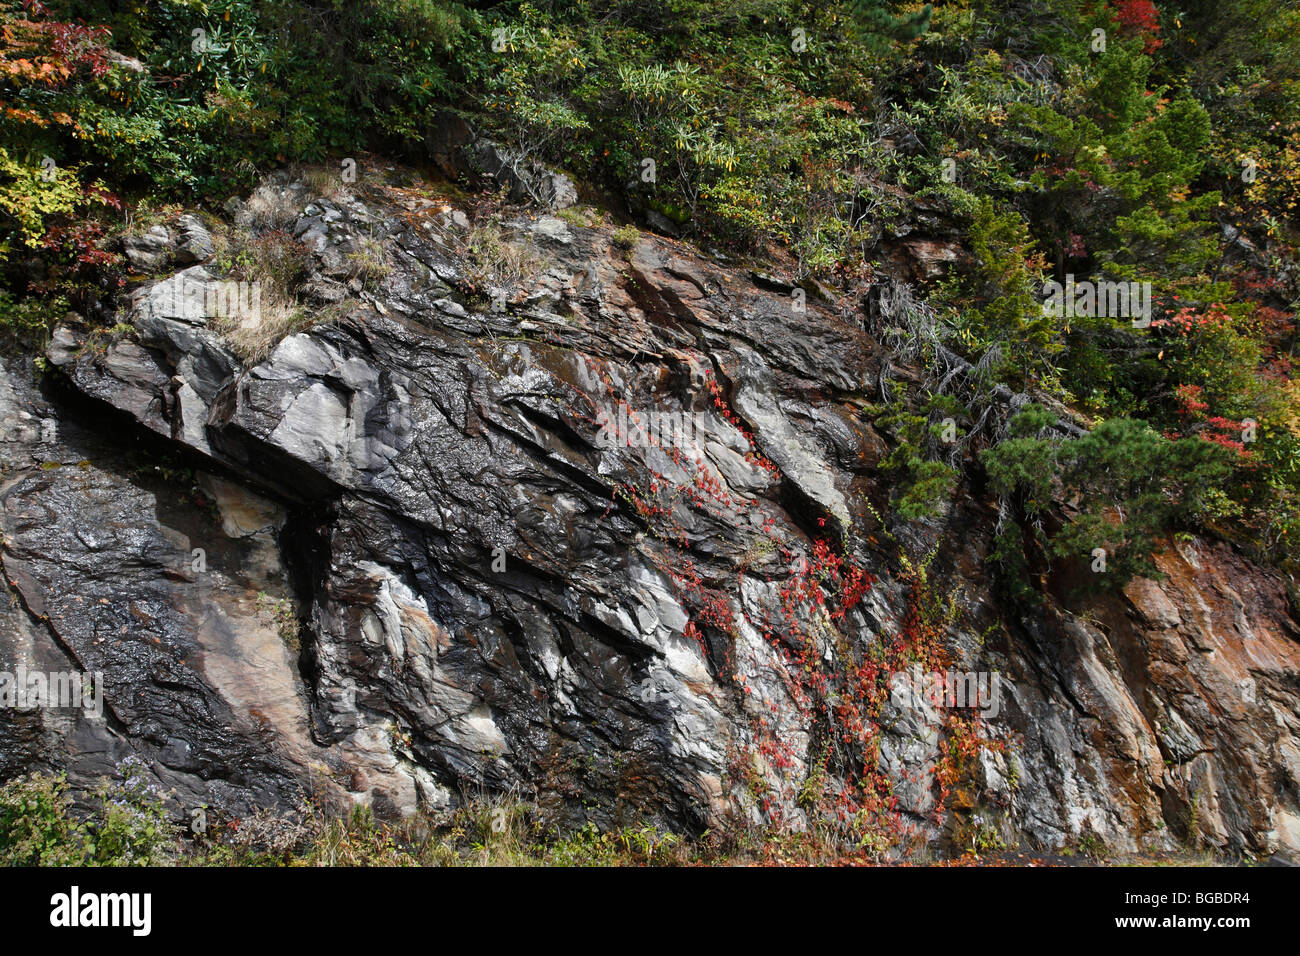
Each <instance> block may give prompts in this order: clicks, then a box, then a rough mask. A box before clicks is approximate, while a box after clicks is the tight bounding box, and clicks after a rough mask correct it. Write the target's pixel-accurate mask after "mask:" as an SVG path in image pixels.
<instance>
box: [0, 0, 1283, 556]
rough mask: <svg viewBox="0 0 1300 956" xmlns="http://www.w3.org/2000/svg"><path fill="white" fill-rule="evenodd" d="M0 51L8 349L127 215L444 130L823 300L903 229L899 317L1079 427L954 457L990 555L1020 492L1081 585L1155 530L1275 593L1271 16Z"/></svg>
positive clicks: (555, 16) (133, 30)
mask: <svg viewBox="0 0 1300 956" xmlns="http://www.w3.org/2000/svg"><path fill="white" fill-rule="evenodd" d="M0 36H2V37H3V44H2V45H0V100H2V101H3V104H4V105H3V107H2V108H0V270H2V271H3V278H4V281H3V287H4V291H3V292H0V324H3V326H4V328H5V330H6V331H7V332H8V333H10V334H13V335H16V336H17V337H19V338H23V339H26V340H28V341H32V340H39V339H40V336H41V333H42V330H43V329H45V328H46V327H47V326H48V323H49V322H50V321H52V320H53V319H56V318H58V317H59V316H60V315H61V314H62V313H63V312H64V311H66V310H68V309H75V310H78V311H80V312H82V313H83V314H90V313H92V312H93V311H94V306H95V304H96V303H97V302H98V301H100V300H102V299H105V298H107V297H109V296H111V295H112V293H113V292H114V291H115V289H114V282H115V280H114V278H113V277H114V276H115V275H116V273H115V272H114V271H113V265H114V260H115V258H116V257H115V253H114V252H113V246H112V244H111V241H110V240H111V237H112V235H113V234H114V233H115V232H117V231H120V229H121V228H122V227H123V226H124V225H127V224H129V223H130V222H132V220H133V216H134V215H135V209H136V208H137V206H138V204H139V203H141V202H142V201H147V202H150V203H154V204H157V203H161V202H165V201H183V202H196V201H198V202H205V203H209V204H212V205H214V206H215V205H218V204H219V203H220V202H221V201H222V200H224V199H225V198H227V197H228V196H230V195H231V194H233V193H237V192H239V191H241V190H243V189H245V188H246V187H247V186H249V185H250V184H251V183H252V182H253V181H254V180H255V178H256V177H257V176H258V175H259V174H260V173H262V172H264V171H266V170H267V169H269V168H272V167H276V166H279V165H282V164H285V163H290V162H297V161H306V162H326V161H328V162H331V163H337V162H340V161H342V160H343V159H345V158H348V157H352V156H355V155H357V154H359V153H360V151H363V150H371V151H376V152H382V153H385V154H388V155H393V156H396V157H400V158H405V159H409V160H412V161H416V162H420V161H423V160H424V158H425V157H427V156H428V154H429V151H430V148H431V147H435V146H437V145H438V144H439V138H440V137H441V136H442V135H443V132H444V131H445V129H447V128H448V127H447V122H448V120H449V118H450V119H458V120H461V121H464V122H465V123H467V124H468V125H469V126H470V127H471V128H472V129H474V130H475V131H477V132H480V133H483V134H487V135H490V136H493V137H494V138H496V139H499V140H501V141H504V142H507V143H509V144H510V145H512V146H513V147H515V148H517V149H520V150H522V151H523V152H525V153H526V154H527V155H528V156H529V157H530V158H535V159H538V160H541V161H545V162H548V163H551V164H555V165H558V166H560V167H563V168H565V169H566V170H569V171H570V172H572V173H573V174H574V175H575V176H577V177H578V178H580V179H581V180H583V181H584V182H586V183H587V184H589V185H591V186H592V187H593V188H595V189H597V190H600V191H603V193H604V194H605V195H606V196H607V197H608V198H609V201H610V202H611V203H615V204H618V205H620V206H621V207H623V208H624V209H626V210H628V211H630V212H631V213H633V214H641V215H648V214H649V213H651V212H653V213H657V214H658V215H660V216H662V217H664V218H665V219H666V220H668V221H669V222H672V223H674V224H675V225H676V227H677V228H679V229H680V230H682V231H683V232H684V233H685V234H686V235H687V236H689V237H692V238H694V239H696V240H699V241H701V242H703V243H707V244H708V245H709V246H710V247H719V248H724V249H727V250H730V251H731V252H732V254H740V255H749V256H753V257H755V258H762V257H772V256H779V257H780V258H781V259H782V261H785V262H788V263H789V269H790V272H791V274H792V278H793V279H795V280H796V281H800V282H805V281H809V280H814V279H815V280H817V281H820V282H822V283H825V284H829V285H832V286H834V287H836V288H837V289H838V290H839V291H840V292H842V293H845V294H852V293H853V292H854V291H855V290H860V289H862V288H864V287H865V286H866V284H868V283H869V282H870V281H872V280H873V279H874V278H875V277H877V276H879V275H880V274H883V273H886V272H888V271H890V266H889V265H887V264H886V262H885V260H884V254H883V251H884V250H887V249H888V248H889V247H890V245H891V244H893V243H896V242H897V241H899V240H901V239H902V238H903V237H904V236H905V235H907V234H908V232H909V230H910V229H911V228H912V223H913V221H914V220H915V219H916V216H917V210H918V209H920V208H924V209H926V210H937V211H938V215H939V216H940V218H946V219H949V220H951V221H953V222H956V223H958V224H959V226H958V235H959V236H960V240H961V241H960V243H959V245H960V247H961V252H962V256H961V259H962V261H961V262H959V263H958V265H957V267H956V268H953V269H951V270H949V271H948V272H947V274H946V276H945V277H944V278H942V279H939V280H936V281H933V282H931V283H930V284H929V286H928V288H926V289H925V290H924V291H925V293H926V295H927V296H928V298H929V301H930V302H931V304H932V305H933V306H934V308H935V309H936V313H937V315H938V318H939V320H940V321H939V325H938V331H937V336H938V344H941V345H942V346H943V347H944V348H946V349H950V350H952V351H953V352H955V353H956V354H958V355H960V356H963V357H965V358H966V359H968V360H970V361H971V362H972V363H977V365H978V367H979V368H981V369H982V370H984V371H986V372H987V373H988V375H989V376H990V381H991V382H1003V383H1005V384H1007V385H1009V386H1011V387H1012V388H1013V389H1015V390H1028V391H1030V392H1031V393H1034V394H1037V395H1040V396H1047V397H1050V398H1052V399H1053V400H1059V401H1060V402H1063V403H1064V405H1065V406H1067V407H1069V408H1072V409H1074V410H1075V411H1076V412H1078V413H1079V414H1081V415H1082V416H1084V417H1086V418H1087V419H1088V421H1089V424H1092V425H1094V426H1101V427H1099V428H1098V429H1097V430H1096V431H1094V432H1093V437H1092V438H1091V439H1089V440H1085V441H1081V442H1075V443H1073V445H1072V447H1070V448H1068V449H1066V450H1060V449H1056V448H1055V447H1049V446H1054V443H1055V441H1056V439H1051V438H1049V437H1048V436H1047V435H1046V434H1045V433H1044V432H1043V431H1042V429H1041V428H1040V429H1037V430H1034V429H1029V428H1028V427H1027V424H1032V421H1033V420H1032V419H1027V420H1026V421H1025V422H1022V423H1021V425H1020V426H1018V427H1017V431H1016V435H1015V436H1014V438H1013V440H1012V442H1011V443H1009V444H1004V445H1003V446H1001V447H1000V448H999V447H993V448H991V450H986V453H985V454H984V455H983V457H982V458H981V459H979V460H981V461H982V462H983V464H984V465H985V466H986V467H987V469H988V475H989V478H990V479H991V482H992V486H993V488H994V489H995V490H996V491H997V492H999V493H1000V495H1001V496H1002V500H1003V503H1004V507H1005V508H1006V513H1007V514H1010V515H1013V516H1014V517H1015V518H1016V519H1017V520H1016V521H1014V522H1013V524H1014V525H1015V527H1014V528H1013V529H1008V531H1007V534H1006V535H1005V536H1004V539H1003V541H1004V545H1005V547H1004V552H1003V553H1004V558H1005V559H1006V561H1007V563H1008V564H1009V565H1014V564H1016V561H1017V555H1018V554H1019V553H1022V552H1023V550H1024V547H1025V546H1026V544H1027V541H1026V538H1025V535H1026V534H1027V535H1028V537H1029V538H1034V537H1037V536H1038V535H1039V532H1038V531H1037V530H1036V529H1037V528H1038V525H1037V523H1036V522H1035V520H1034V519H1035V518H1036V517H1037V515H1038V513H1039V511H1040V510H1041V508H1042V506H1043V504H1044V501H1045V499H1044V494H1045V490H1046V484H1047V483H1050V482H1052V481H1055V482H1057V486H1056V487H1058V488H1061V487H1064V488H1065V490H1067V491H1068V492H1069V493H1070V494H1072V495H1074V496H1075V497H1076V499H1077V500H1078V501H1079V502H1080V503H1081V507H1082V508H1083V513H1082V516H1081V517H1080V518H1079V519H1078V520H1076V521H1074V522H1073V523H1072V524H1071V526H1070V527H1069V528H1068V529H1067V531H1066V532H1065V533H1063V534H1061V535H1059V536H1057V537H1055V538H1054V539H1053V541H1052V542H1051V543H1050V544H1049V545H1045V546H1046V547H1048V548H1049V550H1050V551H1051V552H1052V553H1056V554H1062V553H1065V552H1067V551H1068V552H1069V553H1071V554H1074V555H1075V556H1079V555H1080V554H1081V553H1086V552H1087V551H1090V550H1092V549H1095V548H1102V549H1108V550H1109V552H1110V553H1111V555H1112V567H1114V568H1116V569H1118V570H1120V571H1121V572H1122V573H1121V574H1117V575H1115V576H1114V577H1113V578H1112V579H1111V580H1116V581H1118V580H1121V579H1122V578H1123V577H1124V576H1125V575H1127V574H1129V573H1152V572H1153V570H1154V566H1153V565H1152V563H1151V560H1150V551H1151V548H1152V547H1153V542H1154V537H1155V536H1156V535H1157V534H1158V533H1159V532H1161V531H1163V530H1164V529H1166V528H1168V527H1171V526H1179V525H1182V526H1196V527H1201V528H1208V529H1212V530H1215V531H1218V532H1219V533H1222V534H1225V535H1227V536H1230V537H1232V538H1234V539H1235V540H1238V541H1240V542H1241V543H1243V544H1244V545H1246V546H1248V547H1250V548H1251V549H1252V550H1253V551H1254V553H1256V554H1258V555H1261V556H1264V557H1266V558H1268V559H1271V560H1273V561H1275V562H1277V563H1279V564H1280V565H1281V566H1283V567H1284V568H1286V569H1287V570H1290V571H1293V570H1294V569H1295V560H1296V549H1295V546H1294V544H1293V542H1294V540H1295V539H1296V537H1297V535H1298V534H1300V404H1298V403H1300V397H1298V396H1297V393H1296V389H1295V386H1294V383H1293V381H1292V375H1291V365H1292V362H1293V360H1294V352H1295V348H1296V339H1297V326H1296V312H1297V306H1298V304H1300V272H1298V271H1297V269H1296V247H1297V241H1298V239H1300V233H1297V218H1296V217H1297V195H1298V193H1297V184H1300V121H1298V120H1297V116H1300V109H1298V107H1300V82H1298V78H1300V11H1298V10H1297V9H1296V7H1295V6H1294V5H1289V4H1286V5H1283V4H1273V3H1264V2H1263V0H1231V2H1217V0H1187V2H1184V3H1182V4H1180V5H1178V6H1174V5H1173V4H1155V3H1152V2H1151V0H1109V2H1102V0H1038V2H1011V3H994V2H989V0H957V2H946V3H939V4H935V5H933V6H931V5H929V4H925V5H922V4H919V3H888V2H886V0H853V2H847V3H844V4H839V5H834V4H833V5H819V4H811V3H801V2H796V0H734V2H724V0H668V2H664V3H658V4H651V5H646V4H643V3H633V2H623V0H571V2H553V3H544V2H532V3H529V2H506V3H500V4H496V5H492V6H485V5H477V4H460V3H455V2H447V0H400V2H377V0H346V2H345V0H317V2H301V0H272V2H257V3H254V2H250V0H207V2H205V0H160V2H154V3H142V2H127V3H116V2H112V3H110V2H104V0H84V2H79V0H48V2H38V0H21V2H20V0H4V2H0ZM648 174H649V175H648ZM1049 282H1056V283H1059V284H1061V285H1063V286H1066V287H1070V286H1073V285H1075V284H1087V283H1090V282H1091V283H1097V282H1116V283H1117V282H1125V283H1139V284H1143V283H1149V284H1150V285H1149V287H1148V288H1149V295H1150V298H1149V315H1148V316H1147V317H1148V318H1149V319H1150V322H1149V324H1145V323H1141V324H1137V323H1134V322H1133V321H1131V317H1130V316H1129V315H1128V314H1121V315H1116V314H1113V313H1107V312H1106V310H1104V309H1100V310H1099V309H1097V308H1096V307H1095V306H1094V307H1090V308H1084V309H1075V308H1073V307H1070V306H1067V307H1065V308H1058V309H1056V310H1052V309H1050V308H1049V309H1044V308H1043V306H1042V299H1043V298H1044V295H1045V291H1044V290H1045V284H1046V283H1049ZM922 399H924V396H922ZM895 412H896V413H898V414H902V415H903V418H899V419H898V420H899V421H904V420H906V415H907V414H909V413H911V412H915V408H912V409H896V410H895ZM936 414H937V413H934V412H928V413H927V414H926V416H925V422H926V423H927V425H929V426H932V425H934V424H935V422H936V421H937V420H938V419H936ZM977 415H978V409H977V408H967V409H958V410H957V411H956V412H955V413H951V417H953V418H954V419H956V420H957V421H959V422H961V423H962V424H963V425H970V424H972V422H973V420H974V419H975V418H976V417H977ZM913 424H915V423H913ZM915 430H916V429H913V431H915ZM904 431H906V430H904ZM923 432H924V429H922V430H921V433H918V434H917V435H914V436H912V438H910V439H909V438H908V436H907V434H903V433H900V435H899V440H900V442H902V443H903V445H904V447H903V448H902V449H901V450H900V451H899V452H898V453H897V454H896V455H895V456H894V460H895V463H896V464H898V465H899V467H900V468H901V469H902V471H903V472H904V473H905V474H907V475H909V476H911V477H910V482H911V484H910V486H909V487H908V488H907V489H905V490H904V492H903V494H902V498H901V500H900V510H901V511H902V513H903V514H905V515H906V516H908V517H914V516H916V515H918V514H923V513H924V510H925V507H924V505H925V501H926V500H929V499H932V498H934V497H936V496H937V497H941V496H942V495H944V494H946V493H949V492H950V491H951V489H952V488H953V487H954V482H953V481H952V480H950V478H949V477H948V476H947V475H946V474H945V473H944V471H943V469H944V468H947V467H949V466H947V465H941V464H940V463H939V462H938V461H937V460H936V455H935V454H933V453H932V452H931V451H927V450H926V448H925V447H922V446H924V445H925V444H926V441H927V440H926V436H925V435H924V434H923ZM998 437H1003V436H985V437H984V438H982V439H981V442H982V443H983V444H985V445H990V446H991V445H995V444H996V439H997V438H998ZM917 442H920V445H918V444H917ZM1117 449H1123V453H1122V454H1121V453H1118V452H1117ZM977 450H978V449H977ZM1035 467H1036V470H1035ZM1169 469H1178V471H1177V473H1176V475H1175V476H1174V480H1173V482H1172V484H1170V483H1169V482H1155V481H1154V478H1155V477H1158V476H1161V475H1165V476H1168V474H1169ZM1148 479H1151V480H1148ZM917 486H919V489H918V487H917ZM1175 486H1176V487H1175ZM1192 492H1194V495H1192V496H1191V497H1182V498H1180V497H1179V496H1180V495H1189V494H1191V493H1192ZM1081 549H1082V551H1081Z"/></svg>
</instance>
